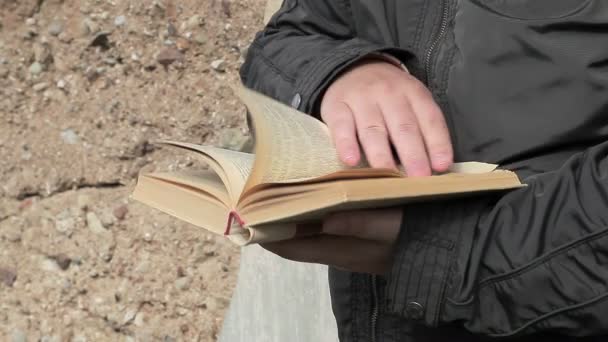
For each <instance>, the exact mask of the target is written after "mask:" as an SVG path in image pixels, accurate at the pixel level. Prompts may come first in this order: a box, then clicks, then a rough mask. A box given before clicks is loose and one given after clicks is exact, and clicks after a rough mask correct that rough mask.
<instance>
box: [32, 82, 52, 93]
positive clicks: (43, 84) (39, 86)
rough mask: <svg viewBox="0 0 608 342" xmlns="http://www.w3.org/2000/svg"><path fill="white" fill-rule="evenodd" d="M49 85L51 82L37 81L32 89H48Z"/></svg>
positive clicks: (38, 90) (39, 90)
mask: <svg viewBox="0 0 608 342" xmlns="http://www.w3.org/2000/svg"><path fill="white" fill-rule="evenodd" d="M48 87H49V84H48V83H46V82H40V83H36V84H34V86H33V87H32V89H34V91H37V92H41V91H44V90H46V89H47V88H48Z"/></svg>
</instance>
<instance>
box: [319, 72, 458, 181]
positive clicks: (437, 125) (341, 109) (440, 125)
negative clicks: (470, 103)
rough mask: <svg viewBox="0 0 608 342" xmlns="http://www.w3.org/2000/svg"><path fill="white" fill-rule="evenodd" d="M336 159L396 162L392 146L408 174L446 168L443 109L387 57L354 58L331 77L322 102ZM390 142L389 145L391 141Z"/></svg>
mask: <svg viewBox="0 0 608 342" xmlns="http://www.w3.org/2000/svg"><path fill="white" fill-rule="evenodd" d="M321 113H322V115H321V116H322V118H323V120H324V121H325V122H326V123H327V124H328V126H329V129H330V131H331V133H332V137H333V139H334V144H335V145H336V148H337V150H338V153H339V154H340V159H341V160H342V161H343V162H344V163H345V164H346V165H349V166H355V165H356V164H357V163H358V162H359V161H360V159H361V158H362V156H361V154H360V153H361V151H360V149H359V148H361V149H362V150H363V152H364V153H365V156H366V158H367V160H368V162H369V164H370V166H372V167H375V168H395V167H396V161H395V158H394V156H393V149H392V147H394V149H395V150H396V152H397V156H398V159H399V162H400V163H401V164H402V165H403V166H404V168H405V171H406V172H407V174H408V175H409V176H430V175H431V174H432V172H431V171H432V170H435V171H439V172H443V171H446V170H447V169H448V168H449V167H450V165H451V164H452V162H453V150H452V145H451V141H450V135H449V131H448V128H447V124H446V122H445V119H444V116H443V113H442V112H441V109H440V108H439V106H438V105H437V104H436V103H435V101H434V99H433V97H432V95H431V93H430V91H429V90H428V89H427V88H426V87H425V86H424V85H423V84H422V83H421V82H420V81H418V80H417V79H416V78H415V77H413V76H411V75H409V74H407V73H405V72H403V71H401V70H399V69H397V68H395V67H394V66H393V65H391V64H388V63H385V62H375V63H373V62H369V63H362V64H358V65H356V66H355V67H353V68H352V69H350V70H349V71H348V72H346V73H344V74H343V75H342V76H341V77H339V78H338V79H337V80H336V81H334V82H333V83H332V85H331V86H330V87H329V89H328V90H327V92H326V93H325V95H324V97H323V100H322V103H321ZM391 145H392V146H391Z"/></svg>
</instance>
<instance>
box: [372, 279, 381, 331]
mask: <svg viewBox="0 0 608 342" xmlns="http://www.w3.org/2000/svg"><path fill="white" fill-rule="evenodd" d="M371 278H372V310H371V317H370V319H371V322H370V327H371V332H370V335H371V340H372V341H371V342H376V325H377V324H378V310H379V309H378V306H379V305H378V287H377V286H376V285H377V284H376V282H377V276H376V275H372V276H371Z"/></svg>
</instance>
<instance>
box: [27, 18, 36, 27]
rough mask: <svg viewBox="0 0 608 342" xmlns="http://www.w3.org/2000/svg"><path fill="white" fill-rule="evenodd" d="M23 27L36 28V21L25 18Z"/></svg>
mask: <svg viewBox="0 0 608 342" xmlns="http://www.w3.org/2000/svg"><path fill="white" fill-rule="evenodd" d="M25 25H27V26H36V19H35V18H27V19H25Z"/></svg>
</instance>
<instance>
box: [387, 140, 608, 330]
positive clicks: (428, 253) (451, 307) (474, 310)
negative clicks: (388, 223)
mask: <svg viewBox="0 0 608 342" xmlns="http://www.w3.org/2000/svg"><path fill="white" fill-rule="evenodd" d="M526 183H528V187H526V188H522V189H519V190H516V191H513V192H510V193H507V194H506V195H503V196H500V197H496V196H492V197H490V196H484V197H478V198H474V199H470V200H466V201H465V200H458V201H446V202H444V203H434V204H424V205H416V206H411V207H408V208H407V209H405V215H404V224H403V225H402V231H401V233H400V237H399V240H398V243H397V249H396V254H395V259H394V265H393V269H392V271H391V272H390V274H389V275H388V279H387V281H388V284H387V286H388V288H387V300H388V307H387V309H388V310H389V311H390V312H392V313H396V314H399V315H401V316H404V317H406V318H408V319H410V320H417V321H419V322H420V323H423V324H426V325H428V326H437V325H442V324H448V323H451V324H460V325H464V327H465V328H466V329H468V330H470V331H471V332H473V333H477V334H483V335H491V336H497V337H507V336H512V335H521V334H531V333H534V332H539V331H544V332H553V333H557V334H566V335H584V336H588V335H598V334H608V228H607V227H608V142H606V143H602V144H600V145H597V146H594V147H592V148H590V149H588V150H586V151H585V152H584V153H580V154H576V155H574V156H573V157H572V158H570V159H569V160H568V161H567V162H566V163H565V164H564V166H563V167H562V168H561V169H559V170H557V171H554V172H548V173H543V174H539V175H536V176H534V177H532V178H530V179H528V180H526Z"/></svg>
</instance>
